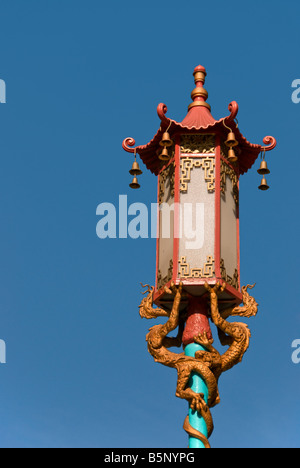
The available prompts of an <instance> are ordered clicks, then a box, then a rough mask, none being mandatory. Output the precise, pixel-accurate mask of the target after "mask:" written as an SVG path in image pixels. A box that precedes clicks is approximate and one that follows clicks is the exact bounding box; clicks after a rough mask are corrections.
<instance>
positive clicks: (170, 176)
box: [159, 162, 175, 203]
mask: <svg viewBox="0 0 300 468" xmlns="http://www.w3.org/2000/svg"><path fill="white" fill-rule="evenodd" d="M167 181H169V197H171V198H174V189H175V163H174V162H173V163H171V164H169V166H168V167H166V169H164V170H163V171H162V172H161V173H160V174H159V203H162V201H163V199H164V196H165V191H166V185H167Z"/></svg>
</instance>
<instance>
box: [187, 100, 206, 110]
mask: <svg viewBox="0 0 300 468" xmlns="http://www.w3.org/2000/svg"><path fill="white" fill-rule="evenodd" d="M193 107H206V108H207V109H208V110H209V111H211V107H210V105H209V104H207V102H204V101H194V102H192V104H190V105H189V107H188V110H189V111H190V110H191V109H192V108H193Z"/></svg>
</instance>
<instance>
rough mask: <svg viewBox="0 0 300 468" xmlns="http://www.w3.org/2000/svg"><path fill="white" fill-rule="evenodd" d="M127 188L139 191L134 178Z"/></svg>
mask: <svg viewBox="0 0 300 468" xmlns="http://www.w3.org/2000/svg"><path fill="white" fill-rule="evenodd" d="M129 187H130V188H132V189H139V188H140V187H141V186H140V184H139V183H138V180H137V178H136V177H134V178H133V181H132V182H131V184H129Z"/></svg>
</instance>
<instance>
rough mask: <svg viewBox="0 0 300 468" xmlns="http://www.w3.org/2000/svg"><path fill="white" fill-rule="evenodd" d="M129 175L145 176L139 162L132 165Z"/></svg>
mask: <svg viewBox="0 0 300 468" xmlns="http://www.w3.org/2000/svg"><path fill="white" fill-rule="evenodd" d="M129 174H131V175H133V176H137V175H141V174H143V172H142V171H141V169H140V166H139V163H138V162H137V161H134V163H133V164H132V168H131V169H130V171H129Z"/></svg>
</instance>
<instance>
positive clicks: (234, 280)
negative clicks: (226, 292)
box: [220, 258, 240, 289]
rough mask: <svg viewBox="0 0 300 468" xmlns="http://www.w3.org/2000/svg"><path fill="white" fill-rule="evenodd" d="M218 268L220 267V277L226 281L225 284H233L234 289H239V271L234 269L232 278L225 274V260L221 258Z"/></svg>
mask: <svg viewBox="0 0 300 468" xmlns="http://www.w3.org/2000/svg"><path fill="white" fill-rule="evenodd" d="M220 269H221V277H222V279H223V280H224V281H226V283H227V284H229V285H230V286H233V287H234V288H235V289H239V287H240V284H239V273H238V271H237V270H234V275H233V278H232V277H231V276H229V275H227V272H226V268H225V262H224V260H223V258H221V260H220Z"/></svg>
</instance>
